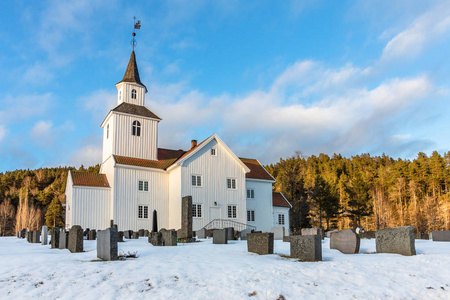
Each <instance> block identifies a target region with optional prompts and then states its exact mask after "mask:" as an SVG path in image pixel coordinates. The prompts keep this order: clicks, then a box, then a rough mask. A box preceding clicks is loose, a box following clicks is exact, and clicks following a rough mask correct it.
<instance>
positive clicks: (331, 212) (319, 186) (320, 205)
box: [308, 175, 339, 230]
mask: <svg viewBox="0 0 450 300" xmlns="http://www.w3.org/2000/svg"><path fill="white" fill-rule="evenodd" d="M308 196H309V199H310V200H311V203H312V205H313V207H314V208H315V209H316V211H317V212H318V214H319V226H320V228H322V217H325V219H326V221H327V230H329V228H330V219H331V218H334V217H336V215H337V214H338V213H339V198H338V197H337V195H336V193H335V191H333V190H332V188H331V186H330V184H328V182H326V181H325V180H324V179H323V178H322V176H320V175H319V176H317V177H316V179H315V180H314V187H312V188H310V189H309V191H308Z"/></svg>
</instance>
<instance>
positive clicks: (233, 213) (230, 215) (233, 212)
mask: <svg viewBox="0 0 450 300" xmlns="http://www.w3.org/2000/svg"><path fill="white" fill-rule="evenodd" d="M228 218H229V219H236V218H237V214H236V205H228Z"/></svg>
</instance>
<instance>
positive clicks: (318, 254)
mask: <svg viewBox="0 0 450 300" xmlns="http://www.w3.org/2000/svg"><path fill="white" fill-rule="evenodd" d="M290 241H291V257H294V258H298V259H300V260H301V261H321V260H322V239H321V238H320V235H294V236H291V238H290Z"/></svg>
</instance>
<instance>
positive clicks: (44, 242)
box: [41, 225, 48, 245]
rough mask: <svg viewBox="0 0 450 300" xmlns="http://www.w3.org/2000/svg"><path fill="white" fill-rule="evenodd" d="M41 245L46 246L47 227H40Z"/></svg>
mask: <svg viewBox="0 0 450 300" xmlns="http://www.w3.org/2000/svg"><path fill="white" fill-rule="evenodd" d="M41 244H42V245H47V244H48V228H47V225H44V226H42V234H41Z"/></svg>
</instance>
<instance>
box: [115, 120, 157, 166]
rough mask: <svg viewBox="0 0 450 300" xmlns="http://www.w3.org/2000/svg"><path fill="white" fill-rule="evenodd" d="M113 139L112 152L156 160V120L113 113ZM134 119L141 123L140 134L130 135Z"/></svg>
mask: <svg viewBox="0 0 450 300" xmlns="http://www.w3.org/2000/svg"><path fill="white" fill-rule="evenodd" d="M111 118H112V119H114V122H113V124H114V126H113V127H114V141H113V145H112V154H116V155H122V156H128V157H135V158H142V159H150V160H157V148H158V121H156V120H151V119H146V118H142V117H137V116H136V117H135V116H130V115H125V114H119V113H113V115H112V116H111ZM134 121H139V122H140V123H141V136H135V135H132V134H131V133H132V126H133V122H134Z"/></svg>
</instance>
